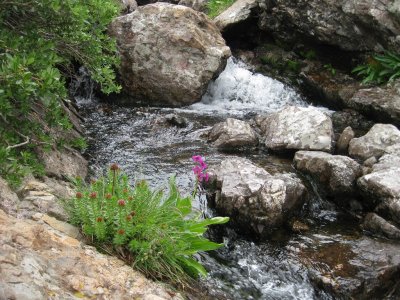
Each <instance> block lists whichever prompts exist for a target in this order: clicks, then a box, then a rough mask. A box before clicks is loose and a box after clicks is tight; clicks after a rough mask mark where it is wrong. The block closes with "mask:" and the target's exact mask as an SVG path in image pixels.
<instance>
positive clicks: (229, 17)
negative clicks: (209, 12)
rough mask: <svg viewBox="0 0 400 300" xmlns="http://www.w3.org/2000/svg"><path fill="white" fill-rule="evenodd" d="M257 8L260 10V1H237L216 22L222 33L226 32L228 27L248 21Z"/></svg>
mask: <svg viewBox="0 0 400 300" xmlns="http://www.w3.org/2000/svg"><path fill="white" fill-rule="evenodd" d="M255 8H258V0H237V1H236V2H235V3H233V4H232V5H231V6H230V7H228V8H227V9H226V10H225V11H223V12H222V13H221V14H220V15H219V16H217V17H216V18H215V19H214V22H215V24H216V25H217V26H218V28H219V29H220V30H221V31H224V30H225V29H226V28H227V27H230V26H233V25H235V24H237V23H240V22H243V21H245V20H247V19H248V18H249V17H250V16H251V15H252V11H253V10H254V9H255Z"/></svg>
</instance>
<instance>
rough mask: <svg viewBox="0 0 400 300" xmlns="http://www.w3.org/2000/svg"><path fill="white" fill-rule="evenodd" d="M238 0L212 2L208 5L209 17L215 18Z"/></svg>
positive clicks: (216, 0)
mask: <svg viewBox="0 0 400 300" xmlns="http://www.w3.org/2000/svg"><path fill="white" fill-rule="evenodd" d="M235 1H236V0H210V1H208V3H207V8H208V16H209V17H210V18H215V17H216V16H218V15H219V14H220V13H222V12H223V11H224V10H225V9H227V8H228V7H229V6H231V5H232V4H233V3H235Z"/></svg>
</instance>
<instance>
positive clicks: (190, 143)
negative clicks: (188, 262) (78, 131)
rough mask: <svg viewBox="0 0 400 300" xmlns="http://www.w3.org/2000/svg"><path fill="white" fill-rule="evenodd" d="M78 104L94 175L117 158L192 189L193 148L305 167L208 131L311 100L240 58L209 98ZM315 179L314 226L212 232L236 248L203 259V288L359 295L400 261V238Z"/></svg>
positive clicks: (214, 293) (268, 164)
mask: <svg viewBox="0 0 400 300" xmlns="http://www.w3.org/2000/svg"><path fill="white" fill-rule="evenodd" d="M78 105H79V106H80V108H81V112H82V114H83V115H84V117H85V130H86V134H87V136H88V137H89V149H88V150H87V155H88V157H89V162H90V168H91V172H92V173H101V172H103V171H104V168H106V166H108V165H110V164H111V163H117V164H118V165H120V166H121V168H122V169H123V170H124V171H125V172H126V173H127V174H128V175H130V176H131V178H134V179H147V180H148V181H149V183H150V185H151V186H153V187H155V188H160V187H163V186H166V184H167V182H168V178H169V177H170V176H173V175H175V174H176V175H177V183H178V186H179V188H180V189H181V192H182V193H183V194H186V193H190V192H191V191H192V189H193V185H194V178H193V175H192V171H191V169H192V167H193V162H192V161H191V157H192V156H193V155H201V156H203V157H205V159H206V162H207V163H208V164H209V165H214V164H217V163H218V162H220V161H221V160H223V159H225V158H229V157H232V156H243V157H246V158H248V159H250V160H251V161H252V162H254V163H255V164H257V165H260V166H262V167H264V168H265V169H266V170H267V171H268V172H270V173H272V174H273V173H277V172H295V170H294V168H293V167H292V160H291V158H287V157H278V156H274V155H271V154H270V153H268V152H267V151H266V150H265V149H263V148H262V147H259V148H256V149H251V150H248V151H245V152H239V153H223V152H219V151H218V150H217V149H215V148H213V147H212V146H211V145H210V144H208V143H207V137H206V136H207V131H208V130H209V129H211V128H212V126H213V125H214V124H216V123H218V122H221V121H223V120H225V119H226V118H227V117H235V118H239V119H243V120H250V119H251V118H252V117H254V116H255V115H256V114H267V113H269V112H272V111H276V110H279V109H280V108H283V107H284V106H286V105H298V106H308V105H309V104H308V103H307V101H306V100H305V99H304V98H303V97H302V96H301V95H300V94H298V93H297V92H296V91H295V90H294V89H292V88H290V87H288V86H286V85H284V84H283V83H281V82H279V81H277V80H274V79H271V78H268V77H265V76H263V75H260V74H253V73H252V72H251V71H250V70H248V69H247V67H246V66H245V65H244V64H243V63H241V62H238V61H234V60H233V59H230V60H229V61H228V65H227V67H226V69H225V71H224V72H223V73H222V74H221V75H220V76H219V78H218V79H217V80H216V81H215V82H213V83H211V84H210V86H209V88H208V91H207V93H206V94H205V95H204V97H203V99H202V101H201V102H200V103H197V104H194V105H191V106H189V107H185V108H180V109H168V108H157V107H121V106H115V105H111V104H106V103H100V102H97V101H96V100H95V99H83V98H78ZM171 120H172V121H171ZM171 123H176V124H175V125H178V126H175V125H174V124H171ZM307 184H308V186H309V188H310V192H311V194H312V196H311V197H310V200H309V202H308V203H307V204H306V205H305V207H304V208H303V209H302V212H301V220H302V222H305V223H307V224H308V225H309V227H310V230H308V231H306V232H303V233H290V232H287V231H278V232H277V233H276V234H274V235H273V236H271V238H270V239H268V240H265V241H262V242H256V241H252V240H249V239H248V238H247V237H245V236H242V235H241V234H240V233H238V232H236V231H235V229H233V228H229V227H224V228H222V229H219V230H212V231H211V233H210V236H211V237H212V238H215V239H217V240H220V241H223V242H224V243H225V245H226V247H223V248H221V249H219V250H217V251H214V252H212V253H202V254H201V255H198V257H197V258H198V259H199V260H200V261H201V262H202V263H203V264H204V265H205V267H206V268H207V269H208V271H209V276H208V277H207V278H206V279H203V280H202V282H201V286H202V288H203V289H204V291H205V294H207V295H208V296H209V298H210V299H216V298H218V299H281V300H283V299H341V298H350V297H351V296H352V295H357V293H358V292H359V291H360V290H361V289H363V288H364V286H365V285H366V284H367V283H368V284H371V285H372V284H373V283H374V282H375V281H374V280H375V278H376V277H378V272H379V270H380V268H383V267H385V266H386V265H387V264H388V257H389V258H390V259H389V260H390V261H393V262H395V261H400V254H399V251H398V249H399V245H398V243H397V244H396V243H395V242H390V241H388V240H383V239H377V238H371V237H368V236H366V235H364V234H363V232H362V231H361V230H360V228H359V222H358V220H357V219H356V218H354V217H352V216H350V215H349V214H347V213H345V212H342V211H341V210H340V209H337V208H336V207H335V206H334V205H333V204H331V203H329V202H327V201H325V200H324V199H321V198H320V197H319V196H318V194H317V193H314V192H313V185H312V183H307ZM206 201H207V200H206V197H205V196H204V195H203V196H200V197H198V198H197V199H196V203H194V206H195V207H196V208H198V209H201V210H202V211H203V212H204V214H205V215H214V214H215V212H214V211H213V210H212V209H211V208H210V207H208V205H207V203H206ZM382 249H384V251H382Z"/></svg>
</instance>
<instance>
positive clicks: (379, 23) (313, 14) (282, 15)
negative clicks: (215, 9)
mask: <svg viewBox="0 0 400 300" xmlns="http://www.w3.org/2000/svg"><path fill="white" fill-rule="evenodd" d="M394 3H395V2H394V1H393V0H384V1H374V0H366V1H358V0H351V1H349V0H340V1H330V0H322V1H321V0H311V1H291V0H278V1H266V3H265V6H264V10H263V12H262V14H261V17H260V20H259V26H260V28H261V29H263V30H265V31H267V32H269V33H271V34H272V35H273V36H274V37H275V38H277V39H279V40H283V41H285V42H288V43H295V42H297V43H298V42H299V40H301V39H303V40H311V41H313V42H315V43H318V44H328V45H333V46H336V47H339V48H341V49H343V50H347V51H365V50H369V51H381V50H382V49H383V48H386V49H392V50H394V51H396V50H397V49H399V48H400V39H399V35H400V23H399V21H398V20H399V19H398V18H399V17H398V14H393V13H392V11H397V10H396V9H395V8H393V7H396V4H394Z"/></svg>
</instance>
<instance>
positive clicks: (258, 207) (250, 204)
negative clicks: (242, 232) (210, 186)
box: [210, 157, 306, 236]
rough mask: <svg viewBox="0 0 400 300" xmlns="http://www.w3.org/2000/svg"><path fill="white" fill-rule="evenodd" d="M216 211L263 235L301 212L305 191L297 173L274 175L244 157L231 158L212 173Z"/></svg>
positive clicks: (211, 171)
mask: <svg viewBox="0 0 400 300" xmlns="http://www.w3.org/2000/svg"><path fill="white" fill-rule="evenodd" d="M210 174H211V178H212V181H214V180H215V181H216V188H217V194H216V199H215V204H216V208H217V210H218V211H220V212H221V213H222V214H226V215H228V216H231V217H232V220H233V222H236V223H237V224H238V225H239V226H241V227H242V228H244V229H248V230H251V231H252V232H253V233H255V234H257V235H259V236H264V235H266V234H268V233H270V232H271V231H272V230H273V229H276V228H277V227H279V226H281V225H283V224H284V223H285V221H288V220H289V218H290V217H291V216H292V215H293V214H295V213H296V211H298V209H299V207H301V206H302V204H303V203H304V198H305V195H306V189H305V187H304V185H303V184H302V182H301V180H300V179H299V178H298V177H296V176H295V175H294V174H279V175H274V176H272V175H271V174H269V173H268V172H267V171H265V170H264V169H262V168H260V167H257V166H256V165H254V164H252V163H251V162H250V161H249V160H247V159H244V158H238V157H236V158H230V159H226V160H224V161H222V162H221V164H220V165H219V166H218V167H216V168H214V169H212V170H210Z"/></svg>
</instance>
